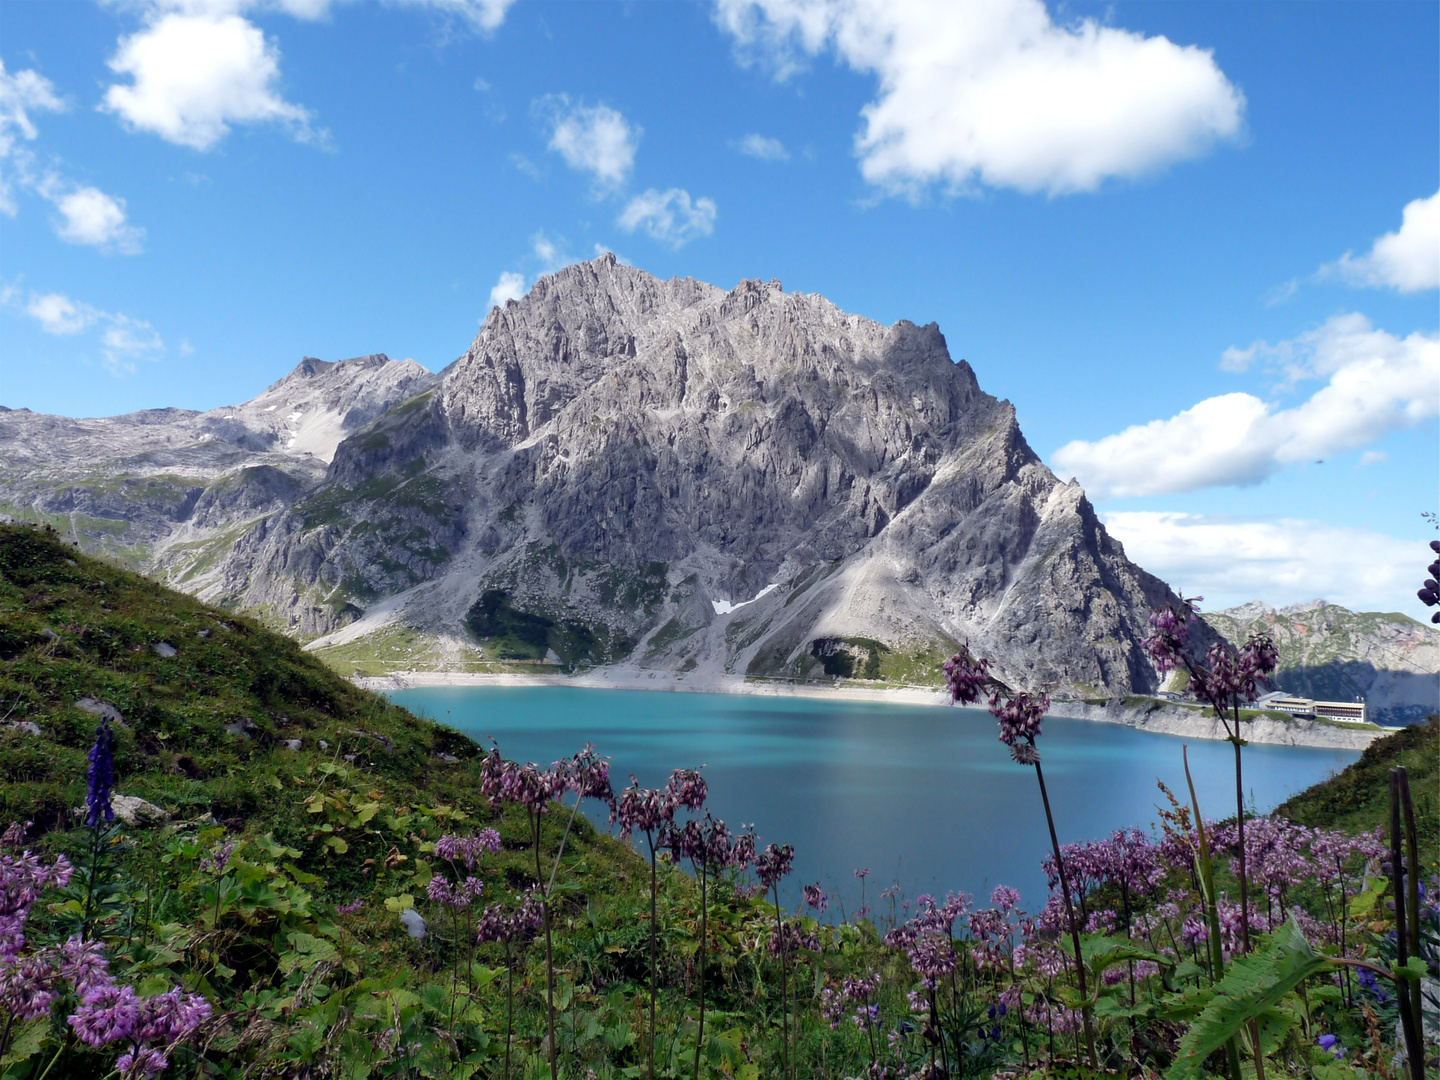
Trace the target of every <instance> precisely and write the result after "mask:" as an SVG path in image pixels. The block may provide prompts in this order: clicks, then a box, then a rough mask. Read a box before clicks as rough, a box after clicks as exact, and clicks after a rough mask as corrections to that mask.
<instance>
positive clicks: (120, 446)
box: [0, 354, 436, 584]
mask: <svg viewBox="0 0 1440 1080" xmlns="http://www.w3.org/2000/svg"><path fill="white" fill-rule="evenodd" d="M435 381H436V376H434V375H432V374H430V373H429V372H428V371H426V370H425V369H424V368H423V367H421V366H420V365H419V364H417V363H415V362H414V361H413V360H402V361H391V360H390V359H389V358H388V357H386V356H384V355H383V354H378V355H374V356H362V357H358V358H356V359H354V360H342V361H340V362H338V363H327V362H326V361H324V360H316V359H314V358H313V357H306V358H305V359H304V360H302V361H301V363H300V365H299V366H298V367H297V368H295V370H294V371H292V372H291V373H290V374H289V375H287V376H285V378H283V379H281V380H280V381H279V382H277V383H275V384H274V385H273V386H271V387H269V388H268V389H267V390H266V391H265V392H264V393H263V394H261V395H260V396H259V397H257V398H254V399H253V400H251V401H247V402H245V403H244V404H243V405H236V406H230V407H226V408H220V409H212V410H210V411H209V412H203V413H202V412H191V411H188V410H185V409H147V410H145V411H143V412H137V413H129V414H127V415H124V416H109V417H104V418H98V419H70V418H69V417H63V416H46V415H43V414H37V413H32V412H31V411H30V410H28V409H7V408H4V407H3V406H0V512H4V513H5V514H7V515H9V516H11V517H15V518H19V519H29V520H38V521H44V522H47V523H48V524H50V525H53V526H54V527H55V528H56V529H58V530H59V531H60V532H61V533H62V534H64V535H66V536H69V537H71V538H72V539H74V540H76V541H78V542H79V543H81V545H82V546H83V547H84V548H86V550H89V551H95V552H99V553H101V554H104V555H107V556H109V557H111V558H114V559H117V560H118V561H120V562H122V563H124V564H127V565H129V566H131V567H135V568H140V569H145V570H148V571H162V572H165V573H166V574H168V575H169V576H172V577H177V579H178V580H179V581H180V582H181V583H184V584H193V582H191V581H190V578H191V576H192V575H191V574H190V573H189V572H190V571H192V570H193V569H194V568H195V563H196V560H197V559H202V560H203V559H205V558H210V559H211V561H213V556H214V555H215V552H214V551H213V550H212V549H214V547H215V544H214V543H213V541H214V539H215V537H214V535H212V534H214V533H215V532H216V531H217V530H219V531H220V532H221V533H222V534H225V535H229V538H230V540H232V541H233V539H234V538H235V537H234V535H231V534H233V533H234V532H235V530H236V529H239V528H241V527H243V526H245V525H246V524H247V523H249V522H253V521H255V520H257V519H259V518H262V517H264V516H265V515H267V514H272V513H275V512H277V511H279V510H281V509H283V508H284V507H286V506H287V505H289V504H290V503H292V502H293V501H294V500H295V499H296V498H297V497H298V496H299V495H300V494H301V493H302V492H304V491H307V490H309V489H311V488H313V487H315V485H317V484H319V483H320V482H321V481H322V480H323V479H324V477H325V472H326V469H327V467H328V466H329V464H330V460H331V458H332V457H334V455H335V448H336V447H337V446H338V445H339V443H340V441H341V440H342V439H344V438H345V437H346V436H347V435H348V434H349V433H351V432H353V431H355V430H357V429H358V428H360V427H362V426H364V425H365V424H367V423H369V422H370V421H371V420H373V419H375V417H377V416H379V415H380V414H381V413H382V412H384V411H385V410H386V409H388V408H389V407H390V406H391V405H393V404H395V403H396V402H399V401H403V400H404V399H406V398H409V397H411V396H412V395H414V394H415V393H417V392H419V391H421V390H423V389H425V388H426V387H428V386H430V385H432V384H433V383H434V382H435Z"/></svg>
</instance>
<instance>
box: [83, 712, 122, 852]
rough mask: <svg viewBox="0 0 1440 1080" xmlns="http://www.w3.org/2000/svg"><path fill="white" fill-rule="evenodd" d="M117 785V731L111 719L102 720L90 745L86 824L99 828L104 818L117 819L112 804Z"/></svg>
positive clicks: (105, 819) (108, 819)
mask: <svg viewBox="0 0 1440 1080" xmlns="http://www.w3.org/2000/svg"><path fill="white" fill-rule="evenodd" d="M114 786H115V733H114V732H113V731H111V730H110V721H109V719H108V718H107V719H104V720H101V721H100V724H99V726H97V727H96V728H95V745H94V746H92V747H90V771H89V774H88V775H87V777H86V791H85V805H86V806H87V807H88V808H89V813H88V814H87V815H86V817H85V824H86V825H87V826H89V827H90V828H92V829H94V828H97V827H98V826H99V824H100V822H101V821H102V820H104V821H106V822H110V821H114V820H115V811H114V810H113V809H112V808H111V806H110V794H111V790H112V789H113V788H114Z"/></svg>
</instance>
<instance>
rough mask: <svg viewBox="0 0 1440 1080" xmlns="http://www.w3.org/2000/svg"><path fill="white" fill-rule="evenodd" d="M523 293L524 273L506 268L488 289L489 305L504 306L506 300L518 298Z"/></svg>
mask: <svg viewBox="0 0 1440 1080" xmlns="http://www.w3.org/2000/svg"><path fill="white" fill-rule="evenodd" d="M524 295H525V275H524V274H516V273H513V272H511V271H509V270H507V271H506V272H505V273H503V274H501V275H500V280H499V281H497V282H496V283H495V286H494V288H492V289H491V290H490V307H504V306H505V303H506V301H508V300H519V299H520V298H521V297H522V296H524Z"/></svg>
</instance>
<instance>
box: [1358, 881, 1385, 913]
mask: <svg viewBox="0 0 1440 1080" xmlns="http://www.w3.org/2000/svg"><path fill="white" fill-rule="evenodd" d="M1389 887H1390V883H1389V882H1388V881H1386V880H1385V879H1384V878H1367V879H1366V880H1365V889H1364V891H1363V892H1361V893H1360V894H1359V895H1358V896H1354V897H1352V898H1351V900H1350V917H1351V918H1352V919H1363V918H1365V917H1366V916H1367V915H1369V914H1370V913H1371V912H1372V911H1374V910H1375V905H1376V903H1377V902H1379V900H1380V897H1382V896H1384V895H1385V890H1386V889H1387V888H1389Z"/></svg>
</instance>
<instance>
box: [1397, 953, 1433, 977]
mask: <svg viewBox="0 0 1440 1080" xmlns="http://www.w3.org/2000/svg"><path fill="white" fill-rule="evenodd" d="M1391 970H1392V971H1394V972H1395V977H1396V978H1397V979H1405V980H1407V981H1411V980H1414V979H1423V978H1425V974H1426V967H1425V961H1424V960H1422V959H1420V957H1418V956H1412V957H1410V959H1408V960H1406V961H1405V963H1403V964H1396V965H1395V966H1394V967H1393V968H1392V969H1391Z"/></svg>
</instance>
